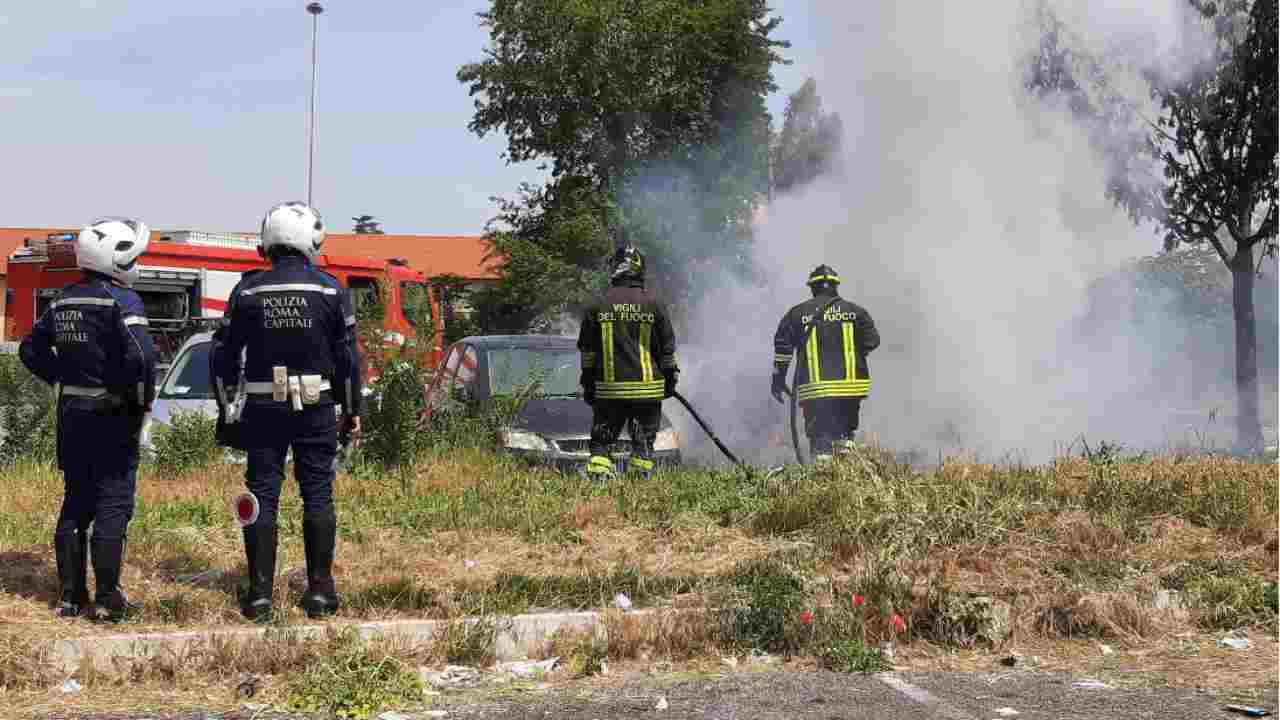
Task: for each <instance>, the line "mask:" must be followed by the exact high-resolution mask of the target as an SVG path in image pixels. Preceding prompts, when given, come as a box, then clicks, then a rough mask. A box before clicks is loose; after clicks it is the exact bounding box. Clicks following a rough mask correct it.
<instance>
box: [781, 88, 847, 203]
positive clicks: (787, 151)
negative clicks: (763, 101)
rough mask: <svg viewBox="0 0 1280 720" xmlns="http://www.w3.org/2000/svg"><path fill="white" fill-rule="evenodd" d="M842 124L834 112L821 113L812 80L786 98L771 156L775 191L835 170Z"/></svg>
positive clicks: (798, 184) (796, 185)
mask: <svg viewBox="0 0 1280 720" xmlns="http://www.w3.org/2000/svg"><path fill="white" fill-rule="evenodd" d="M843 142H844V125H843V124H842V123H841V122H840V116H839V115H838V114H837V113H825V112H823V111H822V97H821V96H819V95H818V83H817V82H815V81H814V79H813V78H809V79H807V80H805V81H804V84H803V85H801V86H800V88H799V89H798V90H796V91H795V92H794V93H791V95H790V96H788V97H787V107H786V110H785V111H784V112H783V120H782V131H781V132H780V133H778V137H777V141H776V142H775V143H774V146H773V149H772V157H771V159H770V160H771V163H770V164H771V169H772V175H773V186H772V189H773V191H774V192H776V193H779V194H782V193H787V192H790V191H792V190H796V189H798V188H800V187H803V186H804V185H807V184H808V183H810V182H813V180H814V179H815V178H817V177H818V176H820V175H823V174H826V173H829V172H833V171H838V170H839V168H840V160H841V155H840V153H841V149H842V148H841V146H842V143H843Z"/></svg>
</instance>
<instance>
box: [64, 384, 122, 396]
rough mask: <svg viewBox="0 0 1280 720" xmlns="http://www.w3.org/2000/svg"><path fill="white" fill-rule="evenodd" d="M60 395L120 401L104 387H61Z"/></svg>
mask: <svg viewBox="0 0 1280 720" xmlns="http://www.w3.org/2000/svg"><path fill="white" fill-rule="evenodd" d="M62 394H63V395H70V396H72V397H82V398H93V399H97V398H107V397H113V398H116V399H120V397H119V396H118V395H112V394H111V391H110V390H107V389H106V388H104V387H85V386H84V385H63V386H62Z"/></svg>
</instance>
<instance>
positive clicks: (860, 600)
mask: <svg viewBox="0 0 1280 720" xmlns="http://www.w3.org/2000/svg"><path fill="white" fill-rule="evenodd" d="M866 604H867V599H866V598H864V597H862V596H861V595H859V594H857V593H854V594H853V606H854V607H856V608H859V607H862V606H863V605H866Z"/></svg>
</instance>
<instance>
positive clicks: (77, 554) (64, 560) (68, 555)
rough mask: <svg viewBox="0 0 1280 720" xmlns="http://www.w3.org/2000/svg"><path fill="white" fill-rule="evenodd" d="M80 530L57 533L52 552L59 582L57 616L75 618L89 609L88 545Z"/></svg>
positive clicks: (55, 611)
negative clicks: (56, 563)
mask: <svg viewBox="0 0 1280 720" xmlns="http://www.w3.org/2000/svg"><path fill="white" fill-rule="evenodd" d="M85 540H86V536H85V534H84V533H81V532H80V531H78V530H71V531H70V532H60V533H55V534H54V536H53V552H54V556H55V557H56V558H57V561H58V584H59V585H60V590H59V598H58V607H57V609H56V610H54V613H55V614H56V615H57V616H58V617H64V618H72V617H76V616H78V615H80V614H81V613H82V612H84V611H85V610H88V609H89V582H88V579H87V574H88V572H89V567H88V566H89V544H88V543H87V542H85Z"/></svg>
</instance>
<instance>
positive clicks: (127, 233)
mask: <svg viewBox="0 0 1280 720" xmlns="http://www.w3.org/2000/svg"><path fill="white" fill-rule="evenodd" d="M150 243H151V230H150V229H148V228H147V226H146V224H145V223H143V222H141V221H139V220H133V219H130V218H122V217H111V218H103V219H101V220H97V221H94V222H93V223H92V224H90V225H88V226H87V227H85V229H83V230H81V231H80V235H79V237H77V238H76V265H78V266H79V267H80V269H81V270H91V271H93V272H96V273H101V274H103V275H107V276H109V277H111V278H113V279H115V280H116V282H119V283H120V284H121V285H124V286H125V287H133V284H134V283H135V282H137V281H138V258H139V257H141V256H142V253H144V252H146V251H147V245H149V244H150Z"/></svg>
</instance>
